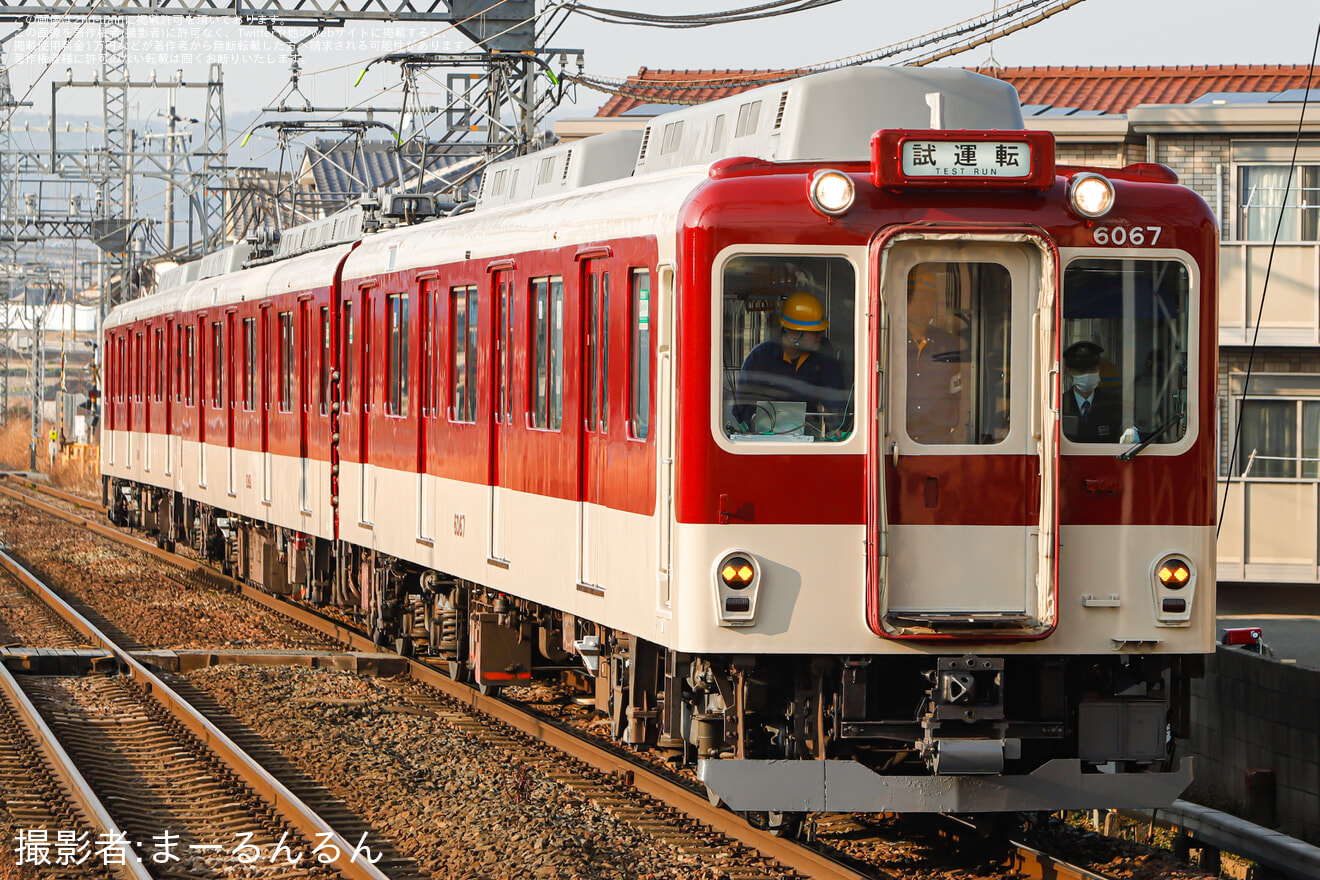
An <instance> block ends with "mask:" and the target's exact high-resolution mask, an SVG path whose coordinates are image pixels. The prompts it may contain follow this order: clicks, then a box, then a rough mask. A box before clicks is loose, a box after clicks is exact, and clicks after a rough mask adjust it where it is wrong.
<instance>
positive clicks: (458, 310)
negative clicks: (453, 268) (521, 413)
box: [449, 285, 477, 422]
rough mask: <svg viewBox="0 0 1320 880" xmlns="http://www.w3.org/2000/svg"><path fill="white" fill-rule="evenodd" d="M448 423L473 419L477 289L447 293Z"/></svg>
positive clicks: (461, 288) (474, 404) (472, 287)
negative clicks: (448, 333) (448, 318)
mask: <svg viewBox="0 0 1320 880" xmlns="http://www.w3.org/2000/svg"><path fill="white" fill-rule="evenodd" d="M449 295H450V303H449V307H450V324H449V326H450V339H449V341H450V346H449V349H450V362H449V377H450V404H449V405H450V408H451V409H450V421H454V422H475V421H476V420H477V288H476V285H471V286H468V287H455V288H453V289H452V290H451V291H450V292H449Z"/></svg>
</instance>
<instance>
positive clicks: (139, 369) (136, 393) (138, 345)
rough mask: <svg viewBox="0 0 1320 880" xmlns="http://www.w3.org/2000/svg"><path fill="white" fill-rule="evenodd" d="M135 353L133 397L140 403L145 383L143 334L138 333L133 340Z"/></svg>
mask: <svg viewBox="0 0 1320 880" xmlns="http://www.w3.org/2000/svg"><path fill="white" fill-rule="evenodd" d="M133 343H134V348H135V349H136V350H137V355H136V357H135V358H134V362H133V399H134V400H136V401H137V402H138V403H141V402H142V400H143V398H144V396H145V390H144V389H145V388H146V384H147V340H146V337H145V334H142V333H138V334H137V335H136V337H135V338H134V340H133Z"/></svg>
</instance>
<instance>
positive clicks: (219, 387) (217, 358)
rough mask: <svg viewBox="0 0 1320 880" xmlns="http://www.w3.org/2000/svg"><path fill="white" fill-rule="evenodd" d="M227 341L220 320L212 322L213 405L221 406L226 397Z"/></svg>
mask: <svg viewBox="0 0 1320 880" xmlns="http://www.w3.org/2000/svg"><path fill="white" fill-rule="evenodd" d="M224 361H225V341H224V336H223V335H222V334H221V332H220V322H219V321H216V322H214V323H213V324H211V405H212V406H214V407H217V408H219V406H220V401H222V400H224V397H225V370H224Z"/></svg>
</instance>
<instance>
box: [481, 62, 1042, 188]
mask: <svg viewBox="0 0 1320 880" xmlns="http://www.w3.org/2000/svg"><path fill="white" fill-rule="evenodd" d="M933 105H935V106H933ZM937 108H938V109H937ZM882 128H917V129H925V128H951V129H975V130H990V129H998V130H1013V129H1021V128H1023V123H1022V108H1021V105H1020V104H1019V102H1018V95H1017V90H1016V89H1014V88H1013V86H1011V85H1010V84H1008V83H1006V82H1002V81H1000V80H997V79H992V78H991V77H988V76H982V75H980V74H977V73H972V72H971V71H968V70H954V69H941V68H925V67H854V68H848V69H846V70H834V71H829V72H826V73H817V74H813V75H811V76H804V77H800V78H798V79H793V80H789V81H787V82H783V83H778V84H775V85H770V86H762V87H760V88H757V89H751V90H749V91H746V92H742V93H740V94H737V95H733V96H731V97H728V98H722V99H720V100H718V101H711V102H710V103H707V104H701V105H698V106H695V107H688V108H685V109H682V110H675V111H673V112H670V113H666V114H663V115H661V116H657V117H656V118H655V119H653V120H652V121H651V122H650V123H649V124H648V125H647V126H646V128H645V129H643V130H642V131H640V132H637V131H616V132H610V133H608V134H600V135H596V136H594V137H589V138H584V139H582V140H580V141H573V142H571V143H567V144H560V145H559V146H556V147H552V148H550V149H547V150H540V151H538V152H536V153H532V154H530V155H527V156H519V157H517V158H514V159H507V160H505V161H503V162H495V163H492V164H491V166H490V167H489V168H488V169H487V171H486V175H485V177H484V178H483V182H482V190H481V192H480V193H479V194H478V197H477V210H479V211H480V210H484V209H487V208H493V207H497V206H502V205H509V204H514V203H517V202H526V201H533V200H535V199H539V198H543V197H546V196H550V195H556V194H560V193H564V192H567V191H570V190H573V189H578V188H581V187H583V186H588V185H590V184H593V183H599V182H603V181H607V180H617V179H622V178H626V177H638V176H641V175H644V174H654V173H657V172H660V171H668V170H670V169H674V168H684V167H689V166H708V165H710V164H711V163H712V162H715V161H718V160H720V159H726V158H729V157H732V156H749V157H751V158H755V159H768V160H772V161H779V162H804V161H813V160H815V161H853V160H855V161H867V160H869V159H870V147H871V135H873V134H874V133H875V132H876V131H878V130H880V129H882Z"/></svg>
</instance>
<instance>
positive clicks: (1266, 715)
mask: <svg viewBox="0 0 1320 880" xmlns="http://www.w3.org/2000/svg"><path fill="white" fill-rule="evenodd" d="M1191 751H1192V754H1193V755H1194V756H1195V757H1196V781H1195V782H1194V783H1193V785H1192V790H1191V792H1189V795H1188V796H1189V797H1190V798H1191V799H1192V800H1195V801H1199V802H1202V803H1206V804H1208V805H1209V806H1214V807H1217V808H1219V809H1224V810H1227V811H1228V812H1232V813H1235V814H1237V815H1239V816H1242V817H1244V818H1246V819H1249V820H1251V821H1253V822H1257V823H1258V824H1262V825H1268V826H1270V827H1275V828H1278V829H1279V830H1280V831H1283V832H1284V833H1285V834H1289V835H1291V836H1293V837H1299V838H1301V839H1303V840H1308V841H1310V842H1312V843H1317V844H1320V670H1314V669H1307V668H1305V667H1299V666H1294V665H1291V664H1285V663H1279V662H1277V661H1274V660H1271V659H1269V658H1267V657H1261V656H1260V655H1257V654H1253V653H1250V652H1247V651H1243V650H1241V649H1239V648H1223V647H1221V648H1220V649H1219V650H1218V652H1217V653H1216V654H1215V656H1214V657H1211V658H1209V660H1208V662H1207V664H1206V677H1205V678H1204V679H1202V680H1200V681H1197V682H1195V683H1194V684H1193V688H1192V737H1191ZM1252 770H1267V771H1272V772H1273V777H1274V786H1273V798H1272V804H1271V803H1270V800H1271V799H1270V798H1269V797H1268V792H1267V789H1268V785H1262V784H1261V783H1262V782H1265V781H1267V780H1266V779H1265V777H1262V776H1261V775H1260V774H1256V775H1255V777H1254V779H1253V781H1252V782H1249V781H1248V771H1252ZM1271 812H1272V813H1273V815H1270V813H1271Z"/></svg>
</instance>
